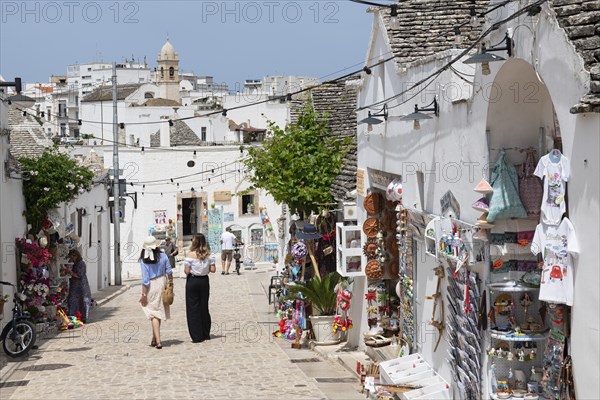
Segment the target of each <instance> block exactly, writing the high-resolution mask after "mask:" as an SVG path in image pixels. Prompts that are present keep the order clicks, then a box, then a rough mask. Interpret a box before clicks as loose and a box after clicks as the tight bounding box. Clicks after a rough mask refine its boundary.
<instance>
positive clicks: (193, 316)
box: [183, 233, 216, 343]
mask: <svg viewBox="0 0 600 400" xmlns="http://www.w3.org/2000/svg"><path fill="white" fill-rule="evenodd" d="M183 267H184V272H185V275H186V276H187V278H186V282H185V308H186V316H187V325H188V331H189V333H190V337H191V338H192V342H193V343H199V342H203V341H205V340H209V339H210V326H211V323H212V321H211V319H210V312H209V311H208V299H209V297H210V283H209V279H208V274H209V273H214V272H215V271H216V266H215V258H214V257H213V256H211V255H210V248H209V247H208V243H207V242H206V237H205V236H204V235H203V234H201V233H199V234H197V235H195V236H194V238H193V239H192V244H191V246H190V251H189V253H188V255H187V256H186V257H185V259H184V260H183Z"/></svg>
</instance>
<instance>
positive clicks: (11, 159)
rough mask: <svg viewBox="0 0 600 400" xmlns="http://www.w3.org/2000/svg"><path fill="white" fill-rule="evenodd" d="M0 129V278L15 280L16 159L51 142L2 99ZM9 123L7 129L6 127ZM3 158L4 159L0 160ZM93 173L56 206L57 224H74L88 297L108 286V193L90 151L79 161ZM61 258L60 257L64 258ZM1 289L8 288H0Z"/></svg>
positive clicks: (20, 201)
mask: <svg viewBox="0 0 600 400" xmlns="http://www.w3.org/2000/svg"><path fill="white" fill-rule="evenodd" d="M0 127H1V130H0V132H2V135H1V136H0V140H2V148H1V149H2V154H1V156H2V178H1V182H0V184H1V185H2V187H1V189H2V190H1V191H0V201H1V203H2V206H1V207H0V209H1V214H0V218H1V222H0V227H1V230H0V232H1V235H2V236H1V241H2V243H3V247H2V267H1V269H0V276H1V279H2V280H4V281H8V282H12V283H15V284H16V283H17V280H18V277H17V270H18V269H17V264H16V261H17V260H16V252H15V248H14V240H15V239H16V238H18V237H25V236H26V234H27V233H28V232H27V230H28V226H27V223H26V221H25V217H24V214H23V211H24V210H25V199H24V197H23V194H22V178H23V176H24V175H23V174H22V173H21V171H20V168H19V165H18V162H17V161H16V159H18V158H19V157H23V156H27V157H32V156H39V155H41V154H42V153H43V151H44V149H45V148H46V147H48V146H49V145H51V141H49V140H48V139H47V138H46V137H45V135H44V132H43V131H42V125H40V122H39V120H37V119H36V118H34V117H32V116H30V115H27V116H23V115H22V113H21V112H20V111H17V110H7V107H6V102H5V101H2V102H0ZM9 127H10V129H9ZM5 161H6V162H5ZM82 162H83V163H84V164H87V165H89V166H90V167H92V169H93V170H94V171H95V172H96V180H97V182H96V183H95V184H94V185H93V188H92V189H91V190H90V191H89V192H85V193H83V194H80V195H79V196H78V197H76V198H75V199H74V200H73V201H71V202H70V203H69V204H61V205H60V206H59V207H58V208H57V210H56V211H57V213H58V215H60V217H61V222H60V224H61V226H62V227H63V228H64V227H65V226H66V225H67V224H69V223H71V224H73V229H74V232H75V234H76V235H77V236H78V237H79V238H80V241H79V247H78V249H79V250H80V252H81V254H82V256H83V258H84V261H85V262H86V265H87V276H88V280H89V283H90V289H91V291H92V295H93V294H94V293H96V292H98V290H101V289H103V288H105V287H107V286H108V285H109V284H110V276H111V272H110V266H111V264H110V260H111V245H110V242H109V236H108V235H109V227H110V222H109V218H108V213H107V212H106V210H107V209H108V193H107V191H106V188H105V185H104V183H102V182H101V180H102V177H103V175H104V173H103V172H102V170H101V165H98V164H97V163H98V160H97V159H95V157H94V155H93V153H92V155H91V157H88V158H87V159H85V160H83V159H82ZM63 261H64V260H63ZM3 290H4V292H5V293H6V291H7V289H6V288H4V289H3Z"/></svg>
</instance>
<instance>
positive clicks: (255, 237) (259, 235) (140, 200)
mask: <svg viewBox="0 0 600 400" xmlns="http://www.w3.org/2000/svg"><path fill="white" fill-rule="evenodd" d="M173 128H177V126H175V127H173ZM164 134H165V132H163V136H164ZM192 134H193V133H192ZM197 139H198V138H196V140H197ZM170 141H171V143H173V142H175V141H177V142H178V143H182V144H181V145H180V146H177V147H171V148H169V147H161V148H150V149H147V150H145V151H144V152H143V153H142V152H141V151H140V150H139V149H125V148H122V149H120V150H119V164H120V166H121V167H122V168H123V170H124V171H123V176H124V177H126V178H127V184H126V190H127V193H128V194H131V196H129V197H124V198H125V199H126V200H125V213H124V222H123V223H121V227H120V234H121V248H122V250H121V255H122V265H123V266H122V274H123V278H125V277H127V278H129V277H137V276H139V275H140V269H139V263H138V258H139V255H140V252H141V247H140V246H141V244H142V242H143V240H144V238H145V237H146V236H148V235H150V234H154V235H155V236H156V237H157V238H160V239H164V237H165V235H167V234H168V235H171V236H175V237H176V243H177V245H178V246H179V248H180V255H181V256H183V255H184V254H185V249H186V248H187V246H189V241H190V240H191V237H192V236H193V234H195V233H204V234H206V235H207V236H208V239H209V243H210V246H211V249H212V252H213V253H218V252H220V242H219V240H220V237H221V233H222V232H223V231H224V229H225V228H226V227H228V226H231V227H232V229H233V231H234V233H236V234H238V236H239V237H240V239H241V240H242V241H243V242H244V243H245V244H246V247H245V250H246V252H245V255H244V256H245V258H246V259H247V260H252V261H254V262H261V261H267V260H270V259H272V258H273V256H274V255H275V254H277V255H278V256H279V253H278V251H279V246H278V241H279V239H278V235H279V233H280V232H278V228H277V226H276V224H275V222H274V221H276V220H277V219H278V218H279V217H280V214H281V206H280V205H277V204H276V203H275V201H274V200H273V199H272V197H271V196H268V195H266V194H265V193H264V192H263V191H257V190H254V191H248V192H246V190H247V189H248V188H249V187H250V184H249V182H248V181H247V180H245V178H244V167H243V165H242V164H241V162H240V160H241V159H242V158H243V156H244V154H243V153H242V152H240V149H239V146H212V147H199V146H194V145H192V144H194V143H193V142H194V139H193V138H192V137H191V136H190V132H189V131H188V132H186V131H185V130H184V129H173V130H171V132H170ZM187 141H190V143H188V145H185V144H184V143H186V142H187ZM111 160H112V157H111V153H110V152H108V151H106V152H105V153H104V162H105V166H106V167H107V168H109V167H111V162H112V161H111ZM133 193H136V195H135V196H137V197H136V198H137V208H135V206H134V201H133V198H135V196H134V195H133ZM261 208H262V211H261ZM265 214H266V216H267V217H268V219H265V218H264V216H265ZM213 218H214V220H213ZM271 221H273V222H272V223H271ZM171 229H172V230H171ZM279 258H280V259H281V257H279Z"/></svg>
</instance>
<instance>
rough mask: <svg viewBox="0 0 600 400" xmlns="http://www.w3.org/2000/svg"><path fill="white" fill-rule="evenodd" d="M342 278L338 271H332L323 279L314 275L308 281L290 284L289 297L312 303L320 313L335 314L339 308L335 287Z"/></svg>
mask: <svg viewBox="0 0 600 400" xmlns="http://www.w3.org/2000/svg"><path fill="white" fill-rule="evenodd" d="M341 280H342V277H341V275H340V274H338V273H337V272H331V273H329V274H327V275H325V276H324V277H323V278H322V279H319V278H318V277H317V276H313V277H312V278H310V279H309V280H308V281H306V282H301V283H296V284H295V285H290V286H289V287H288V291H289V292H290V295H289V296H288V299H290V300H301V301H304V302H306V303H308V304H310V305H311V306H312V307H313V308H315V309H316V311H318V313H319V314H318V315H335V312H336V308H337V293H336V292H335V287H336V286H337V284H338V283H340V281H341Z"/></svg>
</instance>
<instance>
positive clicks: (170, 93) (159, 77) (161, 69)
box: [156, 39, 181, 103]
mask: <svg viewBox="0 0 600 400" xmlns="http://www.w3.org/2000/svg"><path fill="white" fill-rule="evenodd" d="M157 63H158V67H157V70H156V83H157V84H158V87H159V89H160V97H162V98H164V99H169V100H175V101H177V102H179V103H181V98H180V96H179V55H178V54H177V52H176V51H175V48H174V47H173V45H172V44H171V42H170V41H169V39H167V42H166V43H165V44H164V45H163V47H162V49H160V52H159V53H158V59H157Z"/></svg>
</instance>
